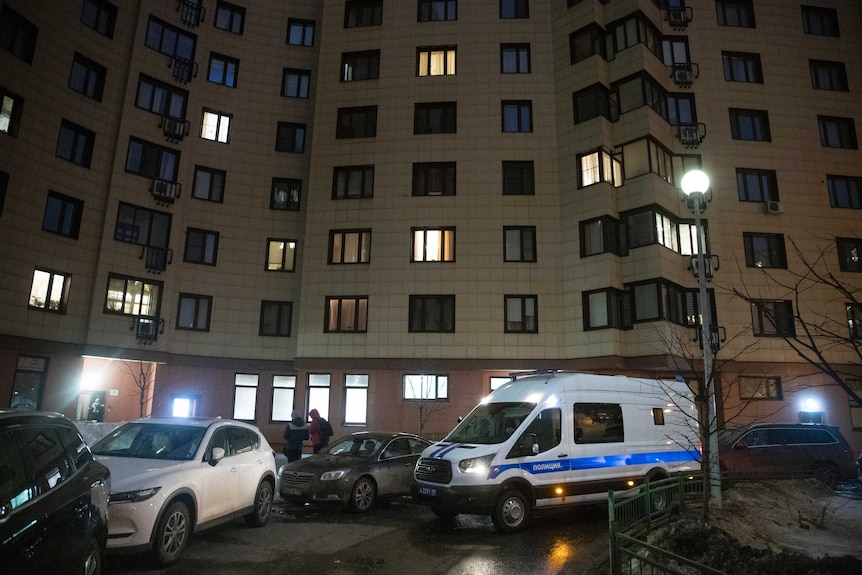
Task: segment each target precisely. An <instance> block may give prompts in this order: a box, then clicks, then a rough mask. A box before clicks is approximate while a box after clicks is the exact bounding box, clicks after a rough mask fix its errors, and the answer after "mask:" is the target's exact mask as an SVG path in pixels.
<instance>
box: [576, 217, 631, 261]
mask: <svg viewBox="0 0 862 575" xmlns="http://www.w3.org/2000/svg"><path fill="white" fill-rule="evenodd" d="M579 228H580V236H581V257H582V258H585V257H589V256H594V255H596V254H603V253H612V254H617V255H622V250H621V249H620V245H621V242H620V222H619V220H616V219H614V218H612V217H611V216H601V217H598V218H595V219H592V220H587V221H584V222H581V223H580V226H579Z"/></svg>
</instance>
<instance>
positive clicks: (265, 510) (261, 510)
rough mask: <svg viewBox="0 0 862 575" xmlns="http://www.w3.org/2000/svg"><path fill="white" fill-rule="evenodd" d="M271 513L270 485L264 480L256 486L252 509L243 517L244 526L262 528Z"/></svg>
mask: <svg viewBox="0 0 862 575" xmlns="http://www.w3.org/2000/svg"><path fill="white" fill-rule="evenodd" d="M271 512H272V485H270V484H269V481H267V480H266V479H264V480H263V481H261V482H260V485H258V486H257V491H256V492H255V495H254V509H253V510H252V512H251V513H249V514H248V515H246V516H244V517H243V519H245V523H246V525H248V526H250V527H263V526H264V525H266V523H267V522H268V521H269V516H270V514H271Z"/></svg>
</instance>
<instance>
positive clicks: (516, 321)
mask: <svg viewBox="0 0 862 575" xmlns="http://www.w3.org/2000/svg"><path fill="white" fill-rule="evenodd" d="M503 300H504V305H505V308H506V328H505V332H506V333H539V312H538V298H537V297H536V296H534V295H507V296H504V297H503Z"/></svg>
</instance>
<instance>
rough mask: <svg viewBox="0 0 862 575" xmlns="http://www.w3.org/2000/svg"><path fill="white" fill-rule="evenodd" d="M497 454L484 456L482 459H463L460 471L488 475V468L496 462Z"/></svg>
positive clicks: (459, 464)
mask: <svg viewBox="0 0 862 575" xmlns="http://www.w3.org/2000/svg"><path fill="white" fill-rule="evenodd" d="M496 456H497V454H496V453H492V454H490V455H483V456H482V457H474V458H472V459H462V460H461V461H459V462H458V469H460V470H461V473H487V472H488V466H489V465H491V462H492V461H494V457H496Z"/></svg>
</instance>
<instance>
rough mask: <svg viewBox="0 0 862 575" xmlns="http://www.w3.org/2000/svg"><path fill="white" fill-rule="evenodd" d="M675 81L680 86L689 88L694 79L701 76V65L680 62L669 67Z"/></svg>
mask: <svg viewBox="0 0 862 575" xmlns="http://www.w3.org/2000/svg"><path fill="white" fill-rule="evenodd" d="M667 69H668V71H669V72H670V78H671V80H673V83H674V84H676V85H677V86H679V87H680V88H689V87H690V86H691V85H692V83H693V82H694V79H695V78H697V77H698V76H700V66H698V65H697V64H694V63H692V62H680V63H678V64H673V65H672V66H668V67H667Z"/></svg>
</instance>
